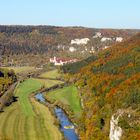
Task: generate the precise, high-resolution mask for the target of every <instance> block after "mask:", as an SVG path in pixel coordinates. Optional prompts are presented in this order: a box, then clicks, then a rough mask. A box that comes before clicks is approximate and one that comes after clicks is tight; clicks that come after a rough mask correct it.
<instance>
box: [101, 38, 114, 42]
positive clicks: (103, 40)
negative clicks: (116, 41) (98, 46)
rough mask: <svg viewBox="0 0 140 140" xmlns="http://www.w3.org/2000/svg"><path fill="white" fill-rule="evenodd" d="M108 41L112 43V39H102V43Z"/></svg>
mask: <svg viewBox="0 0 140 140" xmlns="http://www.w3.org/2000/svg"><path fill="white" fill-rule="evenodd" d="M106 41H112V38H109V37H103V38H102V39H101V42H106Z"/></svg>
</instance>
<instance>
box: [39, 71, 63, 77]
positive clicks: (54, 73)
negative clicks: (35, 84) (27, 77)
mask: <svg viewBox="0 0 140 140" xmlns="http://www.w3.org/2000/svg"><path fill="white" fill-rule="evenodd" d="M60 76H61V74H59V72H58V70H57V69H55V70H51V71H48V72H45V73H42V74H41V75H40V76H39V77H41V78H53V79H55V78H59V77H60Z"/></svg>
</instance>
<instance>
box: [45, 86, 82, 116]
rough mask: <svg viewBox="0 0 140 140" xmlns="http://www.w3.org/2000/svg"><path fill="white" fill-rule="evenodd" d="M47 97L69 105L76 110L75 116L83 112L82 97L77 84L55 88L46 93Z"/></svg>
mask: <svg viewBox="0 0 140 140" xmlns="http://www.w3.org/2000/svg"><path fill="white" fill-rule="evenodd" d="M45 96H46V97H47V98H50V99H53V100H55V101H59V102H61V103H62V104H63V105H68V106H69V107H70V108H71V109H72V110H73V112H74V114H75V116H79V115H80V114H81V111H82V109H81V105H80V97H79V95H78V90H77V88H76V87H75V86H68V87H64V88H62V89H58V90H54V91H51V92H48V93H46V95H45Z"/></svg>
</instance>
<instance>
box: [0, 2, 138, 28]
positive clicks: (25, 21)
mask: <svg viewBox="0 0 140 140" xmlns="http://www.w3.org/2000/svg"><path fill="white" fill-rule="evenodd" d="M0 24H1V25H3V24H8V25H13V24H14V25H17V24H18V25H19V24H20V25H56V26H86V27H96V28H139V29H140V0H0Z"/></svg>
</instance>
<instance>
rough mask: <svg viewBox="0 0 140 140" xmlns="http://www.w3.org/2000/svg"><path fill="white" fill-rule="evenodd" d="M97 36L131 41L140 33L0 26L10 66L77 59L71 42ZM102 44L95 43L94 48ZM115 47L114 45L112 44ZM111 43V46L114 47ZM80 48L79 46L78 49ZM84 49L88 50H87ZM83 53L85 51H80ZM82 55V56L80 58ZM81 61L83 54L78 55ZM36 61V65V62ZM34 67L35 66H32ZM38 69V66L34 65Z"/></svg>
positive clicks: (0, 56)
mask: <svg viewBox="0 0 140 140" xmlns="http://www.w3.org/2000/svg"><path fill="white" fill-rule="evenodd" d="M96 32H101V33H102V35H103V36H106V37H117V36H121V37H123V38H128V37H131V36H132V35H134V34H135V33H137V32H138V30H113V29H92V28H84V27H55V26H0V60H1V62H3V63H4V65H7V64H8V62H9V63H10V64H9V65H13V64H14V63H15V64H19V62H20V63H21V65H27V63H31V60H32V61H34V59H36V60H38V61H39V62H38V64H40V61H41V63H42V62H43V63H44V62H45V61H44V60H47V59H48V57H50V56H54V55H55V56H57V55H59V56H62V54H63V57H64V56H65V57H73V53H71V54H70V53H69V46H70V42H71V40H73V39H75V38H90V39H93V38H92V37H93V35H95V33H96ZM98 43H101V42H100V41H91V44H90V43H89V44H88V45H89V46H90V47H91V46H93V44H97V45H96V46H99V45H98ZM110 43H111V44H112V42H110ZM110 43H109V44H110ZM75 47H76V48H77V46H75ZM82 49H85V46H83V48H82ZM78 51H79V52H81V51H82V50H80V49H79V50H78ZM79 52H78V54H79ZM76 56H78V57H80V56H82V54H80V55H77V52H76V54H75V55H74V57H76ZM36 60H35V61H36ZM32 63H33V62H32ZM33 65H34V64H33Z"/></svg>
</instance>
